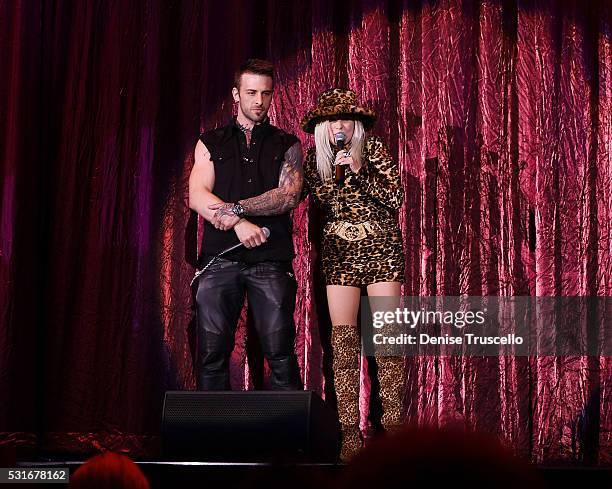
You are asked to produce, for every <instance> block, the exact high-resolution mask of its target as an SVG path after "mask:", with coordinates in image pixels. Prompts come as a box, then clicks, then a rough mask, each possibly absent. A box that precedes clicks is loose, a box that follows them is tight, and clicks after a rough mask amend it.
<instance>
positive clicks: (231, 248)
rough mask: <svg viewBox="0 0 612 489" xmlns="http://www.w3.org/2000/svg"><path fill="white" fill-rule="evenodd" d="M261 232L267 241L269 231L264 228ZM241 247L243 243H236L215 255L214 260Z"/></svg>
mask: <svg viewBox="0 0 612 489" xmlns="http://www.w3.org/2000/svg"><path fill="white" fill-rule="evenodd" d="M261 230H262V231H263V233H264V236H265V237H266V239H268V238H269V237H270V230H269V229H268V228H265V227H264V228H261ZM241 246H244V244H243V243H237V244H235V245H233V246H230V247H229V248H226V249H224V250H223V251H222V252H221V253H219V254H218V255H216V256H215V259H216V258H221V257H222V256H223V255H227V254H228V253H229V252H230V251H234V250H236V249H238V248H240V247H241ZM211 263H212V262H211ZM209 265H210V263H209ZM206 266H207V267H208V265H206Z"/></svg>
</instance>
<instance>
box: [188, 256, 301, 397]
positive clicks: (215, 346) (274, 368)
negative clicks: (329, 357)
mask: <svg viewBox="0 0 612 489" xmlns="http://www.w3.org/2000/svg"><path fill="white" fill-rule="evenodd" d="M194 287H197V290H196V291H195V298H196V307H197V325H198V326H197V329H198V349H197V358H196V380H197V387H198V390H229V389H230V381H229V359H230V355H231V353H232V350H233V349H234V334H235V331H236V324H237V322H238V317H239V315H240V311H241V309H242V306H243V304H244V297H245V292H246V294H247V296H248V301H249V308H250V309H251V312H252V314H253V319H254V323H255V328H256V329H257V333H258V335H259V338H260V341H261V346H262V350H263V354H264V356H265V357H266V360H267V361H268V365H269V367H270V370H271V372H272V377H271V379H270V383H271V386H272V389H274V390H300V389H302V388H303V387H302V382H301V380H300V373H299V368H298V364H297V358H296V356H295V351H294V340H295V323H294V321H293V311H294V309H295V293H296V289H297V284H296V281H295V278H294V277H293V273H292V270H291V264H290V263H288V262H262V263H256V264H247V263H242V262H234V261H229V260H224V259H219V260H217V261H216V262H215V263H214V264H213V265H212V266H211V267H210V268H209V269H208V270H206V272H204V273H203V274H202V275H201V276H200V277H199V278H198V281H197V282H196V283H195V284H194Z"/></svg>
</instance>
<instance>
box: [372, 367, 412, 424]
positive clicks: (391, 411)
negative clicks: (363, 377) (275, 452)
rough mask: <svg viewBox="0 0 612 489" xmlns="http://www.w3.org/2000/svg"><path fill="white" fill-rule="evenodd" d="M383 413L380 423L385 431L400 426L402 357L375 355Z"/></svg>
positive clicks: (402, 378)
mask: <svg viewBox="0 0 612 489" xmlns="http://www.w3.org/2000/svg"><path fill="white" fill-rule="evenodd" d="M376 363H377V364H378V381H379V384H380V400H381V402H382V408H383V415H382V418H381V420H380V421H381V423H382V425H383V427H384V428H385V431H386V432H387V433H393V432H396V431H398V430H400V429H401V428H402V423H403V419H402V411H403V409H402V408H403V402H404V384H405V382H406V367H405V365H404V357H383V356H380V357H376Z"/></svg>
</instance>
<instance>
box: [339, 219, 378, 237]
mask: <svg viewBox="0 0 612 489" xmlns="http://www.w3.org/2000/svg"><path fill="white" fill-rule="evenodd" d="M366 224H367V225H366ZM329 231H330V232H332V233H334V234H335V235H337V236H339V237H340V238H342V239H344V240H345V241H360V240H362V239H364V238H365V237H367V235H368V232H370V233H371V234H376V233H375V232H374V230H373V229H372V226H371V225H370V223H369V222H366V223H359V224H353V223H351V222H347V221H337V222H335V223H333V224H332V226H330V229H329Z"/></svg>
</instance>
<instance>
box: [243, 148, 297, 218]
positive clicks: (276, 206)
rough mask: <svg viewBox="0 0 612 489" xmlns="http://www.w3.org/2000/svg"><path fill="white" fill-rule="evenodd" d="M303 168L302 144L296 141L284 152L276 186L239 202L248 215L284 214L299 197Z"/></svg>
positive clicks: (295, 203) (293, 205)
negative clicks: (283, 159)
mask: <svg viewBox="0 0 612 489" xmlns="http://www.w3.org/2000/svg"><path fill="white" fill-rule="evenodd" d="M303 179H304V170H303V168H302V145H301V144H300V143H299V142H297V143H295V144H294V145H293V146H291V147H290V148H289V149H288V150H287V151H286V152H285V161H284V162H283V166H282V168H281V172H280V176H279V179H278V188H275V189H272V190H269V191H267V192H265V193H263V194H261V195H258V196H256V197H252V198H250V199H245V200H241V201H240V204H241V205H242V207H243V208H244V210H245V214H246V215H249V216H273V215H278V214H284V213H285V212H287V211H288V210H290V209H292V208H293V207H295V206H296V205H297V204H298V202H299V199H300V195H301V192H302V183H303Z"/></svg>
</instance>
